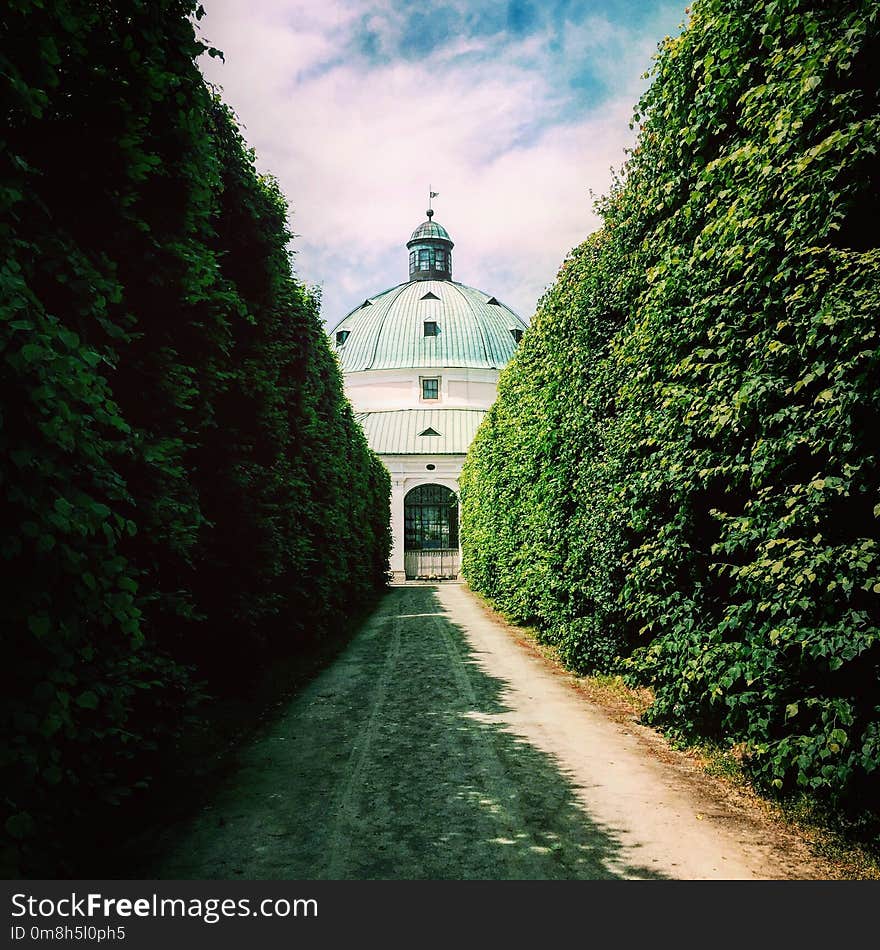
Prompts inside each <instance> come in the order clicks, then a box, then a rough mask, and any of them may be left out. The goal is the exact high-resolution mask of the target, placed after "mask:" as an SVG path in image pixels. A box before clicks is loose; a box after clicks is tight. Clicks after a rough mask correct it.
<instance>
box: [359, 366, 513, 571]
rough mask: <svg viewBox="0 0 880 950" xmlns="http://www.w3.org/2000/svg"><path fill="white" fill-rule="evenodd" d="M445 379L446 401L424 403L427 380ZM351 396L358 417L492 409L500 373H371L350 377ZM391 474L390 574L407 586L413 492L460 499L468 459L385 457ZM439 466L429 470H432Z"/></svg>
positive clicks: (458, 369) (431, 370)
mask: <svg viewBox="0 0 880 950" xmlns="http://www.w3.org/2000/svg"><path fill="white" fill-rule="evenodd" d="M425 376H428V377H432V378H437V377H439V379H440V398H439V399H432V400H423V399H422V384H421V380H422V378H423V377H425ZM344 382H345V391H346V395H347V396H348V398H349V399H350V400H351V404H352V406H353V408H354V410H355V412H379V411H381V410H383V409H385V410H388V409H425V408H432V409H488V408H489V407H490V406H491V405H492V403H493V402H494V401H495V396H496V392H497V386H498V370H495V369H472V368H468V367H437V368H433V367H432V368H425V367H419V368H414V369H393V370H371V371H367V372H362V373H347V374H346V375H345V376H344ZM380 458H381V459H382V461H383V462H384V463H385V466H386V467H387V468H388V471H389V472H390V473H391V533H392V539H393V540H392V549H391V560H390V564H389V567H390V570H391V572H392V576H393V578H394V579H395V580H403V579H404V577H405V568H404V513H403V503H404V498H405V497H406V494H407V492H409V491H410V490H411V489H413V488H415V487H416V486H417V485H445V486H446V487H447V488H451V489H452V491H454V492H455V494H456V495H458V492H459V487H458V477H459V475H460V474H461V469H462V466H463V465H464V460H465V456H464V455H427V454H425V455H381V456H380ZM429 465H430V466H433V469H429V468H428V466H429Z"/></svg>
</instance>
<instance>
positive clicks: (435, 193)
mask: <svg viewBox="0 0 880 950" xmlns="http://www.w3.org/2000/svg"><path fill="white" fill-rule="evenodd" d="M439 196H440V192H439V191H431V186H430V185H428V217H429V218H430V217H431V215H432V214H433V213H434V210H433V208H432V207H431V199H432V198H437V197H439Z"/></svg>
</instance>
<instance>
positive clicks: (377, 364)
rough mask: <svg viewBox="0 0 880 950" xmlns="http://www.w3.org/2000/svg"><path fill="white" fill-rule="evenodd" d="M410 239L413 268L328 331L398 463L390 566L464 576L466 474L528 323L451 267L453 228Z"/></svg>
mask: <svg viewBox="0 0 880 950" xmlns="http://www.w3.org/2000/svg"><path fill="white" fill-rule="evenodd" d="M433 215H434V212H433V211H431V210H430V209H429V211H428V220H427V221H424V222H423V223H422V224H420V225H419V226H418V227H417V228H416V229H415V231H414V232H413V234H412V236H411V237H410V239H409V241H408V242H407V250H408V254H409V280H408V281H407V282H406V283H404V284H398V286H397V287H392V288H391V289H390V290H385V291H383V292H382V293H379V294H376V295H375V296H372V297H368V298H367V299H366V300H364V301H363V303H361V304H359V305H358V306H357V307H355V309H354V310H352V311H351V313H349V314H348V316H346V317H344V318H343V319H342V320H341V321H340V323H339V324H338V325H337V326H336V327H335V328H334V329H333V330H332V331H330V341H331V344H332V345H333V346H334V347H335V350H336V353H337V355H338V357H339V362H340V365H341V367H342V372H343V379H344V382H345V392H346V395H347V396H348V398H349V399H350V400H351V404H352V406H353V407H354V410H355V413H356V414H357V418H358V420H359V421H360V423H361V425H362V426H363V427H364V432H365V433H366V436H367V441H368V442H369V443H370V447H371V448H372V449H373V451H374V452H376V454H377V455H379V457H380V458H381V459H382V461H383V462H384V463H385V465H386V467H387V468H388V471H389V472H390V473H391V530H392V535H393V539H394V540H393V547H392V551H391V564H390V568H391V573H392V576H393V577H394V578H395V579H397V580H403V578H404V577H415V578H420V577H423V578H441V577H455V576H457V574H458V569H459V539H458V476H459V474H460V473H461V467H462V465H463V464H464V459H465V456H466V455H467V450H468V447H469V446H470V444H471V441H472V440H473V437H474V435H475V433H476V431H477V427H478V426H479V424H480V423H481V422H482V420H483V418H484V417H485V415H486V412H487V410H488V409H489V406H491V405H492V403H493V402H494V401H495V394H496V386H497V384H498V374H499V372H500V370H501V369H503V368H504V366H505V365H506V364H507V362H508V360H509V359H510V358H511V357H512V356H513V354H514V351H515V350H516V346H517V344H518V343H519V341H520V338H521V337H522V334H523V331H524V330H525V328H526V324H525V323H524V321H523V320H521V319H520V318H519V317H518V316H517V315H516V314H515V313H514V312H513V311H512V310H511V309H510V308H509V307H507V306H505V305H504V304H503V303H501V301H499V300H498V298H497V297H495V296H492V295H491V294H487V293H485V292H484V291H482V290H477V289H476V288H474V287H468V286H467V285H466V284H460V283H458V282H457V281H454V280H453V279H452V248H453V242H452V238H451V237H450V236H449V232H448V231H447V230H446V229H445V228H444V227H443V226H442V225H440V224H438V223H437V222H436V221H434V220H433Z"/></svg>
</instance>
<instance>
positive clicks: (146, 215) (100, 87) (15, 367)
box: [0, 0, 390, 872]
mask: <svg viewBox="0 0 880 950" xmlns="http://www.w3.org/2000/svg"><path fill="white" fill-rule="evenodd" d="M198 13H199V11H197V9H196V6H195V4H194V3H191V2H189V0H128V2H125V3H113V2H86V0H58V2H53V3H51V4H44V3H40V2H36V0H14V2H12V3H10V4H7V5H6V7H5V9H4V12H3V15H2V17H0V50H2V53H0V73H2V76H3V81H2V93H0V94H2V107H3V115H4V123H3V128H2V129H0V210H2V214H0V308H2V319H0V393H2V396H0V398H2V417H0V479H2V482H0V484H2V494H3V516H2V517H3V532H2V550H0V554H2V572H3V579H4V596H3V599H2V601H0V625H2V629H3V641H4V647H5V649H6V656H7V659H6V662H5V663H4V665H3V672H2V674H0V675H2V695H3V701H2V708H3V721H4V743H3V748H4V751H3V756H2V766H3V804H4V809H5V811H6V817H5V818H4V821H5V830H6V833H7V835H8V838H7V841H8V845H7V849H6V853H5V859H6V860H5V862H4V863H5V866H6V867H7V868H11V869H13V870H14V869H15V868H16V866H17V867H18V869H19V871H25V872H27V870H28V869H29V868H35V867H36V868H41V869H42V870H43V871H44V872H45V871H46V870H47V869H49V870H50V871H51V864H47V863H46V861H47V860H48V859H47V858H46V854H45V853H44V852H47V851H51V849H52V842H53V841H62V842H63V840H64V836H65V834H66V830H67V829H69V828H71V827H73V826H76V825H77V824H78V823H81V822H82V821H83V820H85V818H84V816H89V815H94V812H95V809H96V807H98V808H99V807H101V805H102V803H109V804H112V803H114V802H117V801H118V800H119V798H120V797H121V796H122V795H125V794H127V793H128V792H130V790H131V789H132V788H133V787H135V786H137V785H140V784H142V783H143V782H144V780H145V774H146V772H147V771H148V769H149V760H150V757H151V753H152V751H154V750H155V749H157V748H158V747H159V746H160V745H161V744H163V743H166V742H168V741H170V740H172V739H173V738H174V737H175V736H176V735H177V734H178V733H179V730H180V728H181V725H182V717H185V716H186V715H187V714H188V713H189V712H190V711H191V710H192V707H193V705H194V704H195V703H196V702H197V701H198V699H199V698H200V696H201V691H202V688H201V687H200V686H199V685H197V684H198V683H199V682H200V681H201V680H203V679H204V678H205V677H207V678H208V682H209V686H210V688H211V689H212V690H213V691H216V690H218V689H232V688H234V687H235V684H236V681H237V680H239V679H247V678H249V677H251V676H253V675H254V674H255V673H256V672H257V671H258V670H259V669H260V668H261V667H262V666H264V665H265V664H266V663H268V662H270V661H271V659H272V657H276V656H279V655H289V654H292V653H295V652H297V651H299V650H302V649H304V648H305V647H306V645H307V644H308V642H309V641H310V640H313V639H315V638H317V637H320V635H321V633H322V631H326V630H328V629H329V628H331V627H332V626H333V625H334V624H337V623H338V622H339V621H340V618H342V617H343V616H344V615H345V614H346V613H347V612H350V611H351V610H352V609H355V608H357V607H358V606H359V605H360V604H362V603H364V602H365V600H366V599H367V598H368V597H369V596H371V595H372V593H373V592H374V591H375V590H376V589H377V588H379V587H380V586H381V585H382V584H383V583H384V580H385V570H386V561H387V555H388V549H389V535H388V525H387V520H388V519H387V511H388V496H389V491H390V488H389V479H388V476H387V473H386V472H385V470H384V468H383V467H382V466H381V464H380V462H379V461H378V459H377V458H376V457H375V456H374V455H372V453H371V452H370V451H369V449H368V447H367V445H366V442H365V439H364V436H363V434H362V432H361V430H360V428H359V427H358V426H357V424H356V423H355V421H354V419H353V417H352V413H351V409H350V406H349V404H348V402H347V401H346V400H345V399H344V397H343V394H342V387H341V377H340V373H339V368H338V364H337V362H336V358H335V355H334V354H333V353H332V352H331V350H330V348H329V346H328V343H327V339H326V335H325V333H324V331H323V328H322V324H321V321H320V319H319V316H318V301H317V300H316V298H315V296H314V295H312V294H310V293H309V292H308V291H307V290H306V289H305V288H304V287H303V286H302V285H301V284H299V283H298V282H297V281H296V280H295V279H294V277H293V276H292V271H291V262H290V257H289V250H288V246H289V241H290V238H291V235H290V232H289V229H288V225H287V207H286V204H285V201H284V199H283V198H282V196H281V194H280V192H279V190H278V188H277V186H276V184H275V183H274V182H273V181H272V180H271V179H270V178H267V177H265V176H262V175H260V174H259V173H258V172H257V171H256V170H255V167H254V156H253V154H252V153H251V152H250V151H249V150H248V149H247V147H246V146H245V144H244V142H243V141H242V138H241V135H240V133H239V131H238V129H237V126H236V123H235V121H234V119H233V117H232V116H231V115H230V113H229V111H228V110H227V109H226V108H225V107H224V106H223V105H222V103H221V102H220V101H219V100H218V99H217V97H216V96H215V95H214V93H213V92H212V90H211V89H210V88H209V87H208V86H207V85H206V84H205V82H204V81H203V79H202V77H201V74H200V72H199V70H198V68H197V66H196V65H195V59H196V57H197V56H198V55H200V54H202V53H203V52H204V46H203V45H202V44H200V43H199V42H198V41H197V39H196V36H195V33H194V29H193V25H192V22H191V19H190V18H191V16H192V15H193V14H196V15H198ZM212 53H213V51H212ZM353 486H356V490H354V491H353V490H352V487H353ZM352 551H356V552H358V556H357V557H352V556H351V552H352ZM60 870H61V871H63V865H62V866H60Z"/></svg>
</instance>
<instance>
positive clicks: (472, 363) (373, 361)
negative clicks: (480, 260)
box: [332, 222, 526, 373]
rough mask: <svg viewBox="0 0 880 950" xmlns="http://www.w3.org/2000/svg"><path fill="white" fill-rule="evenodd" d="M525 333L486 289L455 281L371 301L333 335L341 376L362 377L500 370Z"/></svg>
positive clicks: (411, 286)
mask: <svg viewBox="0 0 880 950" xmlns="http://www.w3.org/2000/svg"><path fill="white" fill-rule="evenodd" d="M427 223H430V222H427ZM433 226H434V227H439V225H433ZM422 227H424V225H422ZM444 233H445V232H444ZM426 324H433V326H426ZM525 329H526V324H525V323H524V322H523V321H522V320H521V319H520V318H519V317H518V316H517V315H516V314H515V313H514V312H513V311H512V310H511V309H510V308H509V307H507V306H505V305H504V304H503V303H501V302H500V301H498V300H496V298H495V297H492V296H491V295H489V294H486V293H483V291H482V290H477V289H475V288H474V287H467V286H465V285H464V284H459V283H458V282H457V281H452V280H412V281H410V282H409V283H406V284H399V285H398V286H397V287H392V288H391V289H390V290H386V291H384V292H383V293H381V294H378V295H377V296H375V297H370V298H369V299H367V300H365V301H364V302H363V303H362V304H361V305H360V306H359V307H357V308H356V309H354V310H352V312H351V313H350V314H348V316H347V317H345V318H344V319H343V320H342V321H341V322H340V323H339V324H338V325H337V326H336V327H335V329H334V330H333V331H332V333H333V334H334V335H335V340H336V353H337V354H338V356H339V360H340V362H341V364H342V371H343V372H344V373H356V372H363V371H365V370H374V369H399V368H416V367H435V368H440V367H450V368H451V367H477V368H486V369H501V368H502V367H503V366H505V365H506V364H507V362H508V361H509V360H510V358H511V357H512V356H513V353H514V350H515V349H516V344H517V342H518V339H519V337H520V336H522V332H523V331H524V330H525ZM429 331H430V332H429Z"/></svg>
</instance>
